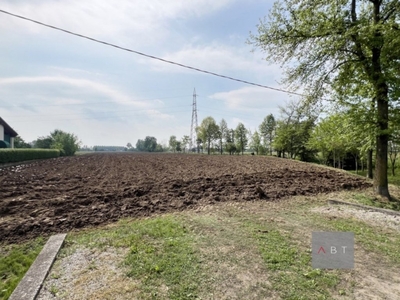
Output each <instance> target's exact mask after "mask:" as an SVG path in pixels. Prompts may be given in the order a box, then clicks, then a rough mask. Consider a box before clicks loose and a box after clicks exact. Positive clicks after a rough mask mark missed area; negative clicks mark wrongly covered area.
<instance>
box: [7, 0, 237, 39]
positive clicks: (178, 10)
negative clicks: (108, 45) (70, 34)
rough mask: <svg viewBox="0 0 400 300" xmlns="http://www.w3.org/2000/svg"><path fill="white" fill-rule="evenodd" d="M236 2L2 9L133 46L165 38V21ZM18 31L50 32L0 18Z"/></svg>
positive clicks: (179, 0) (12, 5) (89, 0)
mask: <svg viewBox="0 0 400 300" xmlns="http://www.w3.org/2000/svg"><path fill="white" fill-rule="evenodd" d="M234 1H236V0H218V1H214V0H196V1H187V0H149V1H143V0H118V2H114V1H99V0H70V1H53V0H42V1H29V0H27V1H7V2H5V3H3V4H2V9H4V10H6V11H10V12H12V13H15V14H20V15H22V16H25V17H28V18H32V19H36V20H38V21H41V22H43V23H48V24H51V25H54V26H58V27H62V28H64V29H67V30H71V31H76V32H78V33H81V34H85V35H91V36H93V37H98V38H100V37H101V38H104V37H107V38H108V39H111V40H112V41H121V40H122V38H123V40H125V39H126V38H129V39H130V40H131V41H134V42H135V43H136V44H137V43H138V42H140V43H146V42H151V41H154V42H159V41H160V39H165V38H167V35H168V31H167V29H166V28H167V26H166V23H167V22H168V21H169V20H176V19H190V18H198V17H201V16H204V15H207V14H211V13H213V12H215V11H218V10H220V9H221V8H223V7H225V6H227V5H229V4H230V3H232V2H234ZM17 28H21V29H23V30H28V31H30V32H31V33H41V34H47V33H48V32H50V29H48V28H47V29H46V28H44V27H42V26H40V25H35V24H33V23H30V22H27V21H23V20H18V19H16V18H13V17H11V16H3V17H2V18H1V19H0V29H1V30H2V31H3V32H6V31H7V30H11V29H12V30H14V31H15V30H16V29H17Z"/></svg>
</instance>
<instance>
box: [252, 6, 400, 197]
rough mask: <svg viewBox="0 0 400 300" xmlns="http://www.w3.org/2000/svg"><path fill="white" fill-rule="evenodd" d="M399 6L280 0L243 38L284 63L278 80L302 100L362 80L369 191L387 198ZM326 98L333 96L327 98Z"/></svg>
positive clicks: (399, 51)
mask: <svg viewBox="0 0 400 300" xmlns="http://www.w3.org/2000/svg"><path fill="white" fill-rule="evenodd" d="M399 13H400V5H399V2H398V1H390V0H369V1H363V0H342V1H331V0H319V1H315V0H302V1H299V0H281V1H277V2H275V5H274V7H273V9H272V10H271V12H270V15H269V19H268V20H267V19H265V20H264V21H261V23H260V24H259V26H258V35H251V36H250V39H249V42H250V43H252V44H253V45H255V46H256V47H260V48H261V49H262V50H264V51H265V52H266V53H267V59H270V60H272V61H274V62H276V63H281V64H282V65H285V66H286V76H285V79H284V83H286V84H287V86H288V87H289V88H295V87H297V86H299V85H301V86H302V87H303V90H304V93H305V94H306V95H307V96H308V97H307V100H309V101H317V99H321V98H322V97H321V96H327V95H329V94H331V95H334V94H342V95H343V91H344V92H346V91H345V90H344V89H343V88H339V89H337V87H340V86H344V87H348V88H351V89H353V90H356V89H360V88H361V87H362V85H361V83H362V82H364V83H367V85H366V86H368V87H369V88H370V90H371V93H372V99H374V102H375V103H376V108H377V109H376V121H375V123H374V125H375V126H376V128H377V132H376V167H375V177H374V189H375V192H376V193H377V194H379V195H381V196H384V197H387V198H390V194H389V189H388V181H387V166H388V164H387V163H388V161H387V158H388V156H387V152H388V122H389V110H390V106H389V103H390V102H391V101H392V100H393V99H396V97H392V98H391V97H390V94H391V93H396V94H397V95H398V90H399V77H400V76H399V73H400V68H399V65H400V39H399V33H400V28H399V24H398V17H399ZM332 99H335V98H334V97H332Z"/></svg>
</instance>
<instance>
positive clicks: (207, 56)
mask: <svg viewBox="0 0 400 300" xmlns="http://www.w3.org/2000/svg"><path fill="white" fill-rule="evenodd" d="M162 58H163V59H165V60H169V61H173V62H177V63H180V64H185V65H189V66H192V67H195V68H199V69H203V70H207V71H211V72H214V73H224V72H225V73H226V72H237V74H239V73H242V72H244V73H255V72H263V71H265V72H266V71H267V67H268V65H267V64H266V63H261V56H260V55H259V54H257V55H256V54H254V53H251V52H250V50H249V49H248V48H247V47H242V48H239V47H231V46H226V45H222V44H218V43H215V44H213V45H198V46H195V45H186V46H185V47H184V48H182V49H181V50H178V51H176V52H172V53H169V54H166V55H164V56H163V57H162ZM140 61H141V62H142V63H145V64H149V63H150V65H151V66H152V67H153V69H154V70H155V71H159V72H179V73H182V72H186V73H188V72H191V73H193V71H191V70H189V69H185V68H178V67H176V66H173V65H172V64H166V63H164V62H160V61H157V60H152V61H150V62H149V60H147V59H146V60H145V59H141V60H140ZM222 75H224V74H222Z"/></svg>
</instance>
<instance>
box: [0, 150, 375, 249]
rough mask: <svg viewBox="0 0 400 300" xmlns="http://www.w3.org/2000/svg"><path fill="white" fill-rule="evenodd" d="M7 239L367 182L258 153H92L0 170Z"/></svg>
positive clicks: (2, 227) (2, 230)
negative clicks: (233, 154) (240, 154)
mask: <svg viewBox="0 0 400 300" xmlns="http://www.w3.org/2000/svg"><path fill="white" fill-rule="evenodd" d="M0 186H1V189H0V236H1V237H2V241H6V242H19V241H22V240H25V239H30V238H33V237H37V236H39V235H48V234H51V233H56V232H67V231H70V230H73V229H77V228H83V227H91V226H96V225H100V224H105V223H110V222H114V221H116V220H118V219H120V218H123V217H141V216H149V215H152V214H159V213H165V212H170V211H180V210H184V209H186V208H195V207H199V206H202V205H208V204H213V203H218V202H226V201H256V200H262V201H274V200H277V199H281V198H286V197H289V196H294V195H315V194H318V193H327V192H331V191H338V190H343V189H353V188H365V187H369V186H370V183H368V182H367V181H365V180H364V179H362V178H360V177H355V176H351V175H347V174H345V173H343V172H337V171H335V170H331V169H327V168H323V167H319V166H316V165H311V164H304V163H299V162H296V161H291V160H286V159H278V158H272V157H254V156H228V155H224V156H206V155H179V154H176V155H173V154H128V153H126V154H125V153H124V154H92V155H82V156H75V157H66V158H57V159H50V160H43V161H39V162H34V163H32V164H25V165H21V166H13V167H7V168H3V169H0Z"/></svg>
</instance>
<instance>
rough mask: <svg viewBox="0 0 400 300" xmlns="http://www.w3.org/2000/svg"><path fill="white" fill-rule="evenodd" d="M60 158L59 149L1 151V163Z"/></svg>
mask: <svg viewBox="0 0 400 300" xmlns="http://www.w3.org/2000/svg"><path fill="white" fill-rule="evenodd" d="M59 156H60V150H57V149H9V148H8V149H0V163H10V162H19V161H25V160H33V159H45V158H55V157H59Z"/></svg>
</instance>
